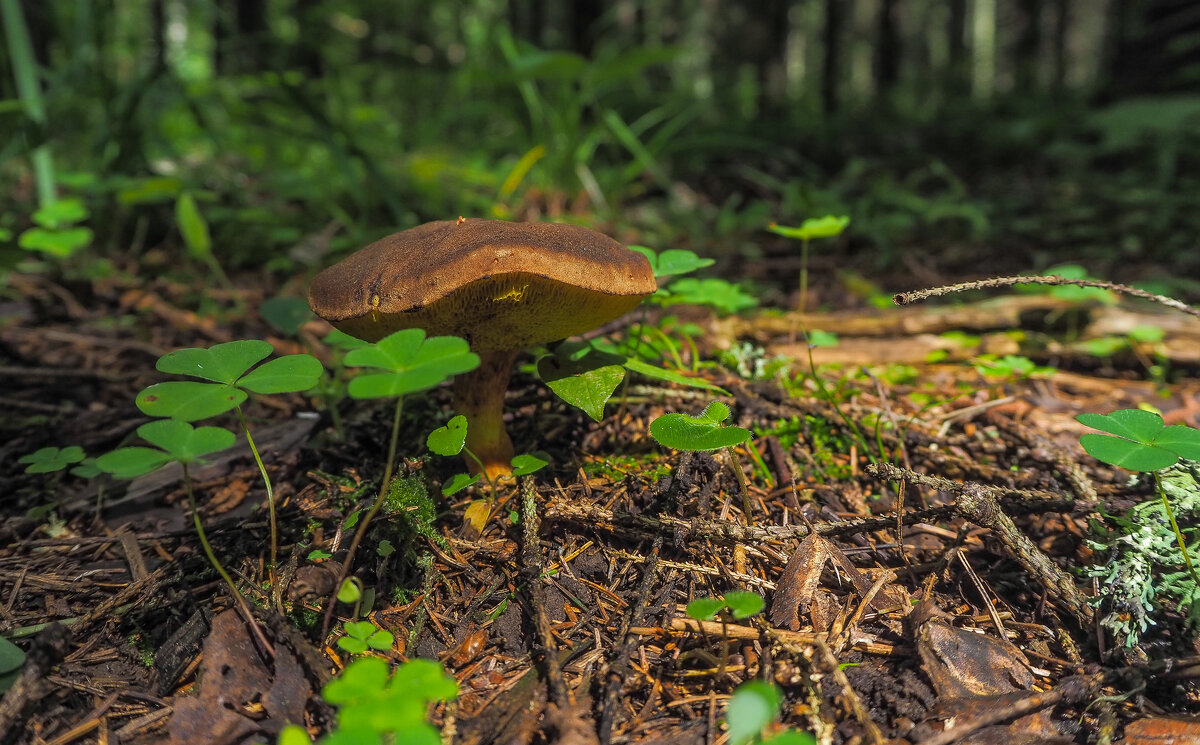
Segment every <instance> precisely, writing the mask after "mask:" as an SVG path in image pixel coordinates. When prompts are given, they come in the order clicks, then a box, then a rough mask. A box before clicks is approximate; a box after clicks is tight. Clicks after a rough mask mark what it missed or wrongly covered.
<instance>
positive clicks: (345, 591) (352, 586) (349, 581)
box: [337, 520, 362, 603]
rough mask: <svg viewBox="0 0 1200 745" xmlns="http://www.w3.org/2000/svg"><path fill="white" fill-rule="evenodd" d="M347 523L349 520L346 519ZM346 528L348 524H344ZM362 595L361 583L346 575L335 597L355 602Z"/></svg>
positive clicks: (339, 599) (343, 600)
mask: <svg viewBox="0 0 1200 745" xmlns="http://www.w3.org/2000/svg"><path fill="white" fill-rule="evenodd" d="M346 522H347V523H349V522H350V521H349V520H347V521H346ZM344 527H345V529H346V530H349V529H350V527H351V526H350V525H345V526H344ZM361 597H362V585H360V584H359V582H358V580H356V579H354V578H353V577H347V578H346V579H344V580H342V586H341V587H339V588H338V594H337V599H338V602H341V603H356V602H358V600H359V598H361Z"/></svg>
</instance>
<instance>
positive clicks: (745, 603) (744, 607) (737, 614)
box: [687, 590, 764, 621]
mask: <svg viewBox="0 0 1200 745" xmlns="http://www.w3.org/2000/svg"><path fill="white" fill-rule="evenodd" d="M763 607H764V602H763V599H762V596H761V595H759V594H758V593H756V592H743V591H741V590H735V591H733V592H727V593H725V595H724V596H722V597H719V598H698V599H696V600H693V601H692V602H690V603H688V604H687V614H688V616H689V617H691V618H694V619H696V620H697V621H711V620H713V619H714V618H716V617H717V614H719V613H727V614H728V616H729V617H730V618H732V619H734V620H737V621H740V620H741V619H743V618H749V617H750V616H753V615H755V614H757V613H761V612H762V609H763Z"/></svg>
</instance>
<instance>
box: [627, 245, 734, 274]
mask: <svg viewBox="0 0 1200 745" xmlns="http://www.w3.org/2000/svg"><path fill="white" fill-rule="evenodd" d="M629 249H630V250H631V251H637V252H638V253H640V254H641V255H642V256H645V257H646V260H647V261H649V262H650V269H651V271H653V272H654V276H655V277H670V276H678V275H680V274H689V273H691V272H694V271H696V270H697V269H703V268H704V267H707V266H712V265H713V263H714V261H713V259H702V258H700V257H699V256H697V255H696V254H695V252H693V251H688V250H686V249H682V248H668V249H667V250H666V251H663V252H662V253H658V252H656V251H655V250H654V249H652V248H647V247H645V246H630V247H629Z"/></svg>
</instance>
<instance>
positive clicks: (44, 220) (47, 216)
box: [32, 198, 90, 230]
mask: <svg viewBox="0 0 1200 745" xmlns="http://www.w3.org/2000/svg"><path fill="white" fill-rule="evenodd" d="M89 215H90V213H89V212H88V208H87V207H86V206H85V205H84V203H83V202H82V201H80V200H79V199H75V198H70V199H59V200H56V201H54V202H51V203H50V204H47V205H45V206H44V207H41V208H40V209H38V210H37V211H35V212H34V213H33V215H32V217H33V221H34V222H35V223H37V224H38V225H41V226H42V227H43V228H50V229H51V230H57V229H59V228H63V227H66V226H68V225H73V224H75V223H77V222H83V221H84V220H86V219H88V216H89Z"/></svg>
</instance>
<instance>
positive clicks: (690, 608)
mask: <svg viewBox="0 0 1200 745" xmlns="http://www.w3.org/2000/svg"><path fill="white" fill-rule="evenodd" d="M724 608H725V601H724V600H722V599H720V598H697V599H696V600H693V601H692V602H690V603H688V604H687V608H686V612H687V614H688V617H690V618H694V619H696V620H697V621H711V620H712V619H714V618H716V617H717V614H718V613H720V612H721V611H722V610H723V609H724Z"/></svg>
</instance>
